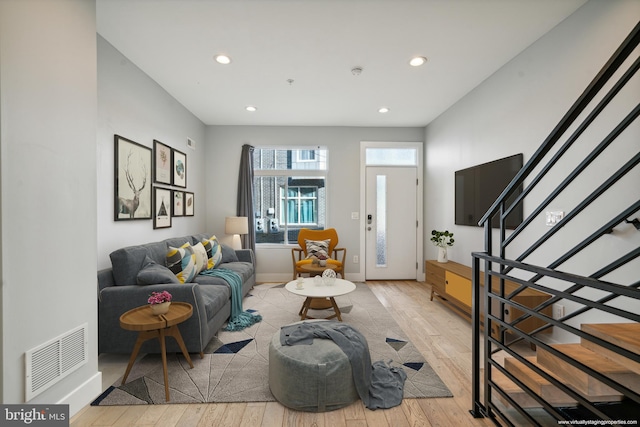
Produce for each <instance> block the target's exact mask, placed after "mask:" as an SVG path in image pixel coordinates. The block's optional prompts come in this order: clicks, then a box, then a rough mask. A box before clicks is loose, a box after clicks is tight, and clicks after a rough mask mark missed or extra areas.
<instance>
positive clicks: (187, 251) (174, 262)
mask: <svg viewBox="0 0 640 427" xmlns="http://www.w3.org/2000/svg"><path fill="white" fill-rule="evenodd" d="M167 268H169V270H171V271H172V272H173V274H175V275H176V277H177V278H178V280H179V281H180V283H189V282H191V281H192V280H193V278H194V277H195V276H196V274H197V267H196V255H195V253H194V251H193V248H192V247H191V245H190V244H189V243H185V244H184V245H182V246H181V247H179V248H176V247H173V246H169V251H168V252H167Z"/></svg>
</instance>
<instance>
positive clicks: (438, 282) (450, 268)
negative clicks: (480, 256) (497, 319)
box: [425, 260, 552, 337]
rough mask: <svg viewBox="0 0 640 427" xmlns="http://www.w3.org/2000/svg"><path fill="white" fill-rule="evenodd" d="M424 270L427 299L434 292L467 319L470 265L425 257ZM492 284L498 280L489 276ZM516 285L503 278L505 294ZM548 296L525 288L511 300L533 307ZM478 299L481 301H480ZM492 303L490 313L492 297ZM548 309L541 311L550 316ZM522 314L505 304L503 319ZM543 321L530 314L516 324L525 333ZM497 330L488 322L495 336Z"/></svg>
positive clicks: (470, 278)
mask: <svg viewBox="0 0 640 427" xmlns="http://www.w3.org/2000/svg"><path fill="white" fill-rule="evenodd" d="M425 272H426V282H427V283H428V284H430V285H431V300H432V301H433V297H434V296H435V297H436V298H438V300H440V301H442V302H443V303H445V304H447V305H448V306H449V307H450V308H451V309H453V311H455V312H456V313H458V314H460V315H462V316H463V317H465V318H467V319H471V296H472V284H471V281H472V274H471V267H467V266H466V265H462V264H458V263H457V262H453V261H449V262H446V263H440V262H438V261H435V260H427V261H426V263H425ZM480 285H481V286H484V273H481V274H480ZM492 285H493V287H492V289H493V290H494V292H495V291H497V290H498V286H499V280H498V279H497V278H495V277H492ZM518 287H519V285H518V284H517V283H514V282H510V281H508V280H505V294H509V293H511V292H513V291H515V290H516V289H517V288H518ZM549 298H551V295H549V294H546V293H544V292H540V291H538V290H536V289H530V288H528V289H524V290H523V291H522V292H520V293H519V294H518V295H516V296H514V297H513V298H512V300H513V301H514V302H517V303H518V304H520V305H523V306H525V307H528V308H534V307H536V306H537V305H539V304H541V303H543V302H544V301H546V300H548V299H549ZM480 303H481V305H482V304H483V301H481V302H480ZM492 304H493V305H492V308H493V310H492V313H494V314H496V313H498V302H497V301H493V303H492ZM551 310H552V309H551V307H550V306H549V307H547V308H545V309H544V310H542V313H544V314H546V315H547V316H549V317H551ZM523 314H524V313H523V312H522V311H521V310H518V309H517V308H514V307H510V306H509V305H505V308H504V318H505V322H507V323H508V322H510V321H512V320H515V319H517V318H518V317H520V316H522V315H523ZM481 321H482V318H481ZM545 324H546V322H544V321H542V320H540V319H538V318H535V317H533V316H532V317H529V318H528V319H526V320H524V321H522V322H520V323H518V324H517V327H518V329H520V330H522V331H523V332H526V333H529V332H531V331H533V330H535V329H537V328H539V327H541V326H544V325H545ZM546 331H551V328H548V329H547V330H546ZM546 331H545V332H546ZM498 333H499V329H498V327H497V325H495V324H492V328H491V335H492V336H494V337H496V336H498Z"/></svg>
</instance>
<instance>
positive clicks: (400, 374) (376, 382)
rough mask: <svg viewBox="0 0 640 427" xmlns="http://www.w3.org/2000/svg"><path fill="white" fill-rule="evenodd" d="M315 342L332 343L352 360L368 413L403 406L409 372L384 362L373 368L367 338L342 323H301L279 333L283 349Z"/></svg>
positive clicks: (356, 380)
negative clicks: (286, 346)
mask: <svg viewBox="0 0 640 427" xmlns="http://www.w3.org/2000/svg"><path fill="white" fill-rule="evenodd" d="M314 338H323V339H329V340H332V341H333V342H334V343H335V344H336V345H337V346H338V347H340V349H341V350H342V351H343V352H344V354H345V355H346V356H347V358H348V359H349V362H350V363H351V372H352V373H353V382H354V384H355V386H356V390H357V391H358V395H359V396H360V399H362V402H363V403H364V405H365V406H366V407H367V408H369V409H377V408H383V409H386V408H392V407H394V406H397V405H399V404H400V403H402V397H403V391H404V381H405V379H406V378H407V374H406V372H404V370H403V369H402V368H400V367H392V366H389V365H387V364H386V363H385V362H384V361H377V362H375V363H374V364H373V365H372V364H371V356H370V354H369V346H368V344H367V340H366V339H365V337H364V336H363V335H362V334H361V333H360V332H359V331H357V330H356V329H355V328H353V327H352V326H349V325H347V324H345V323H342V322H336V321H326V322H302V323H295V324H293V325H287V326H283V327H282V328H281V329H280V343H281V345H283V346H285V345H311V344H312V343H313V339H314Z"/></svg>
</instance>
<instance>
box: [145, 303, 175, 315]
mask: <svg viewBox="0 0 640 427" xmlns="http://www.w3.org/2000/svg"><path fill="white" fill-rule="evenodd" d="M170 305H171V301H165V302H161V303H160V304H149V307H151V313H153V314H155V315H156V316H159V315H161V314H166V313H167V312H168V311H169V306H170Z"/></svg>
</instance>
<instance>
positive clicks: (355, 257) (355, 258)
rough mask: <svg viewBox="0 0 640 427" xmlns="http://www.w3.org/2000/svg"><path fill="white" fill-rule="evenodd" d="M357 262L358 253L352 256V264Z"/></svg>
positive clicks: (358, 260)
mask: <svg viewBox="0 0 640 427" xmlns="http://www.w3.org/2000/svg"><path fill="white" fill-rule="evenodd" d="M359 262H360V259H359V258H358V255H354V256H353V263H354V264H357V263H359Z"/></svg>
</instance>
